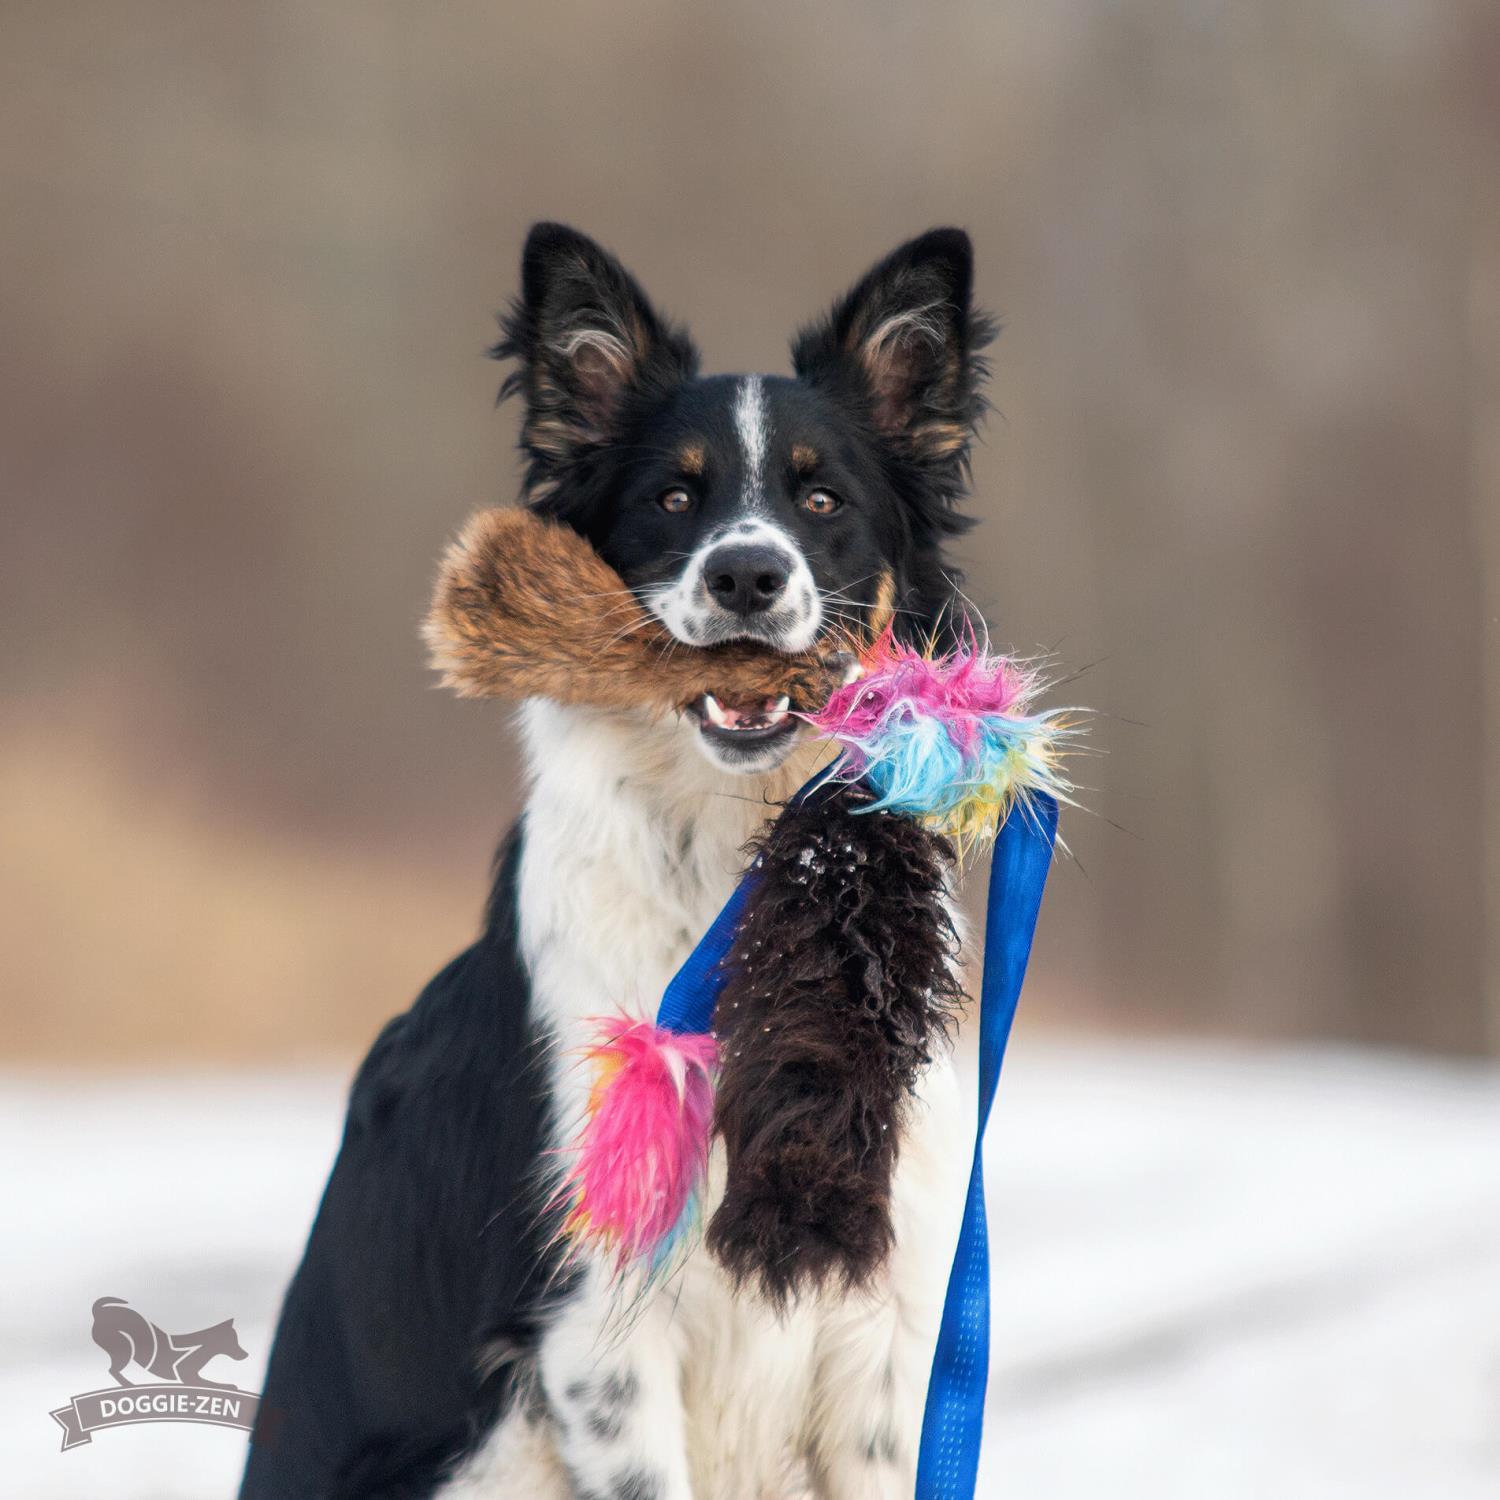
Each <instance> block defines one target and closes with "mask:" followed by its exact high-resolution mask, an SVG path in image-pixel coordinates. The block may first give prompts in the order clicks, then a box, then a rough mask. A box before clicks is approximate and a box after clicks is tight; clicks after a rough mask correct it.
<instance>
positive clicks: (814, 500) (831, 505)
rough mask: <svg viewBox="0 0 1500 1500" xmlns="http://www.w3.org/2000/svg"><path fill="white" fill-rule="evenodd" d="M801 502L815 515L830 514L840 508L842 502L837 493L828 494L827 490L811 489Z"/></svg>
mask: <svg viewBox="0 0 1500 1500" xmlns="http://www.w3.org/2000/svg"><path fill="white" fill-rule="evenodd" d="M802 504H803V507H804V508H805V509H807V510H810V511H811V512H812V513H813V514H814V515H815V516H831V515H832V514H833V513H834V511H836V510H839V509H840V508H842V506H843V504H844V502H843V501H842V500H840V499H839V497H838V496H837V495H830V494H829V493H828V491H827V490H813V491H812V492H811V493H810V494H809V495H807V496H806V498H805V499H804V500H803V501H802Z"/></svg>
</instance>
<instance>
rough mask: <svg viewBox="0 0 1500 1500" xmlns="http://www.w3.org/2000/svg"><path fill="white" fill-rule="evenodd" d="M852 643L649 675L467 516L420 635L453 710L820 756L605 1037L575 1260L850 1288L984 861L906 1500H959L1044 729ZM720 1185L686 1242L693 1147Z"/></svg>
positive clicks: (590, 1118) (526, 543) (552, 540)
mask: <svg viewBox="0 0 1500 1500" xmlns="http://www.w3.org/2000/svg"><path fill="white" fill-rule="evenodd" d="M876 613H877V619H876V620H875V622H874V628H875V630H876V632H877V633H876V634H875V636H874V638H873V639H865V640H854V639H848V640H845V641H841V642H837V643H835V644H834V646H833V648H832V649H830V650H826V651H825V652H824V653H823V654H819V653H817V652H810V653H808V654H806V655H804V656H802V657H785V656H780V655H777V654H775V653H772V652H770V651H767V650H762V649H759V648H755V647H752V646H748V645H732V646H720V647H715V648H711V649H708V650H695V649H679V650H673V649H671V642H670V638H669V637H667V636H666V633H665V632H664V631H663V630H661V628H660V627H659V626H657V625H656V624H655V622H654V621H653V620H652V619H651V618H650V617H649V616H648V615H647V613H646V611H645V610H644V609H643V608H642V607H641V606H640V604H639V603H638V602H637V601H636V600H635V598H634V596H633V595H632V594H631V593H630V591H629V590H628V589H627V588H626V586H625V585H624V583H623V582H622V581H621V580H620V579H619V578H618V576H617V575H615V574H614V573H613V572H612V570H610V569H609V568H608V567H607V565H606V564H604V563H603V561H602V560H601V559H600V558H599V557H598V556H597V554H595V553H594V552H593V550H592V549H591V548H590V547H589V545H588V543H587V542H586V541H584V540H583V539H582V538H579V537H577V536H576V535H574V534H573V533H572V532H570V531H566V530H564V529H563V528H560V527H557V526H555V525H553V524H552V523H549V522H546V521H543V520H541V519H539V518H538V517H536V516H534V515H533V514H531V513H529V512H525V511H491V512H484V513H481V514H480V515H479V516H477V517H476V518H475V519H474V520H473V521H471V522H470V524H469V525H468V527H467V528H466V529H465V531H464V532H463V534H462V535H461V536H460V538H459V540H458V541H457V542H456V543H455V544H454V546H453V547H452V548H451V549H450V551H449V553H448V556H447V558H446V559H445V562H444V566H443V569H442V572H441V575H440V578H439V582H438V589H437V594H436V597H435V599H434V603H433V607H432V611H431V613H430V615H429V618H428V622H427V626H426V634H427V639H428V642H429V645H430V646H431V648H432V654H433V659H434V662H435V664H436V665H437V666H438V667H439V669H440V670H441V671H442V672H443V673H444V677H445V680H446V681H447V682H448V684H449V685H450V686H453V687H454V688H456V689H457V690H458V691H459V692H460V693H463V694H466V695H468V696H503V697H526V696H533V695H540V696H547V697H552V698H557V699H560V700H561V701H565V702H573V703H592V704H596V705H600V706H606V707H625V706H630V707H639V706H641V705H642V704H643V703H644V704H646V705H648V706H650V707H653V708H655V709H657V710H658V711H663V712H664V711H669V710H672V709H677V708H681V707H683V706H684V705H686V704H687V703H689V702H690V701H692V700H694V699H696V698H698V697H699V696H700V695H701V694H704V693H721V694H723V695H724V698H725V701H729V702H743V701H745V700H746V699H747V698H748V699H751V700H754V699H757V698H763V699H764V700H765V702H766V703H767V704H768V705H770V704H773V703H775V704H777V705H779V706H782V707H786V706H792V707H791V711H794V712H796V713H798V714H799V716H800V717H801V718H802V719H803V720H804V722H806V723H807V724H808V725H809V726H810V727H811V728H812V729H813V730H814V731H815V732H816V733H817V734H818V735H820V736H822V737H823V738H824V739H825V740H826V741H827V742H828V743H829V745H830V746H831V748H832V749H833V750H834V751H835V752H836V755H835V758H834V759H832V761H831V763H830V764H829V765H827V766H826V767H825V768H824V769H823V770H822V771H820V772H818V773H817V774H816V775H815V776H814V777H813V778H812V779H811V780H810V781H809V782H808V783H807V785H805V786H804V787H803V788H802V790H801V791H800V792H798V793H797V795H796V796H795V797H794V798H792V800H791V801H790V802H789V803H788V804H787V806H786V807H785V808H784V809H783V811H782V812H781V814H780V816H779V817H778V818H777V819H776V820H775V821H774V822H773V823H771V824H770V826H769V827H768V829H767V830H766V832H765V833H764V834H763V835H762V837H761V838H760V840H759V842H758V844H757V845H756V846H755V848H754V851H753V857H752V859H751V862H750V864H749V867H748V868H747V870H746V872H745V874H744V876H743V877H742V879H741V881H740V883H739V884H738V886H737V887H736V889H735V890H734V892H733V893H732V895H731V896H730V898H729V900H728V902H727V903H726V904H725V906H724V908H723V910H722V911H721V912H720V914H719V915H718V917H717V918H716V919H715V920H714V922H713V923H712V925H711V926H710V928H709V930H708V932H707V933H705V935H704V936H703V938H702V939H701V940H700V941H699V943H698V945H697V947H696V948H695V949H694V950H693V952H692V953H691V954H690V955H689V957H688V958H687V960H686V961H685V962H684V964H683V965H682V967H681V969H679V971H678V972H677V974H676V975H675V976H674V977H673V979H672V980H671V982H670V983H669V985H668V986H667V989H666V992H665V994H664V996H663V998H662V1002H661V1005H660V1007H659V1010H658V1013H657V1016H656V1019H655V1021H654V1022H650V1021H644V1020H639V1019H634V1018H630V1017H627V1016H615V1017H609V1018H601V1019H600V1020H599V1021H598V1022H597V1030H596V1034H595V1037H594V1039H593V1041H592V1042H591V1044H590V1045H589V1047H588V1048H587V1049H586V1054H585V1060H586V1062H587V1063H588V1064H589V1065H590V1066H591V1067H592V1069H593V1087H592V1090H591V1095H590V1100H589V1106H588V1110H587V1115H586V1119H585V1121H584V1124H583V1125H582V1127H581V1129H580V1131H579V1133H578V1135H577V1137H576V1139H575V1140H574V1141H573V1142H572V1143H571V1146H570V1148H569V1150H568V1151H567V1152H566V1153H565V1160H566V1164H567V1165H566V1171H565V1174H564V1176H563V1180H562V1183H561V1186H560V1188H559V1194H558V1199H557V1200H556V1202H555V1203H554V1207H555V1208H557V1209H558V1210H559V1211H560V1215H561V1218H562V1223H563V1231H562V1232H563V1236H564V1238H565V1240H566V1241H567V1243H568V1247H569V1250H570V1252H571V1253H573V1254H577V1255H582V1254H590V1255H595V1256H603V1257H604V1258H606V1259H607V1260H610V1261H612V1262H613V1264H614V1266H615V1269H616V1272H617V1275H618V1276H619V1278H620V1280H621V1282H622V1283H627V1282H630V1283H634V1284H636V1285H637V1286H639V1285H641V1284H643V1283H644V1284H649V1283H650V1282H652V1281H653V1280H655V1279H657V1278H660V1277H662V1276H664V1275H666V1274H669V1273H670V1271H671V1270H672V1269H673V1268H674V1267H675V1266H676V1265H677V1264H678V1263H679V1259H680V1255H681V1253H682V1252H683V1251H684V1250H685V1249H687V1248H688V1247H690V1246H691V1245H692V1244H693V1243H695V1242H696V1240H697V1238H698V1237H699V1235H700V1233H701V1234H702V1236H703V1238H704V1241H705V1243H706V1245H707V1248H708V1250H709V1251H710V1253H711V1254H713V1255H714V1256H715V1257H716V1258H717V1259H718V1260H719V1262H720V1263H721V1265H722V1266H724V1268H725V1269H726V1270H727V1271H728V1272H729V1274H730V1275H731V1276H732V1277H733V1278H734V1279H735V1280H736V1282H738V1283H740V1284H754V1285H756V1286H757V1287H758V1288H759V1290H760V1291H761V1292H762V1294H763V1295H765V1296H766V1297H767V1298H768V1299H769V1300H771V1301H772V1302H773V1303H774V1304H776V1305H783V1306H784V1305H785V1304H786V1302H787V1301H788V1300H789V1299H790V1298H791V1297H792V1296H794V1295H795V1294H796V1293H797V1292H798V1291H800V1290H803V1289H806V1288H813V1287H819V1286H823V1285H827V1284H830V1283H833V1284H842V1285H843V1286H845V1287H847V1288H857V1287H859V1286H862V1285H864V1284H866V1283H868V1282H869V1280H870V1279H871V1278H872V1277H873V1276H874V1275H875V1273H876V1272H877V1271H878V1270H879V1268H880V1267H881V1265H882V1264H883V1263H884V1261H885V1258H886V1255H887V1253H888V1252H889V1250H890V1248H891V1243H892V1233H893V1232H892V1227H891V1204H890V1194H891V1178H892V1172H893V1169H894V1166H895V1154H896V1146H897V1141H898V1139H899V1128H898V1127H899V1125H900V1123H901V1117H902V1111H903V1109H904V1107H905V1105H906V1103H907V1101H908V1100H909V1098H910V1096H911V1092H912V1089H913V1087H914V1085H915V1082H916V1080H917V1077H918V1075H919V1074H920V1072H921V1070H922V1068H923V1067H924V1066H925V1065H926V1063H927V1062H928V1061H929V1059H930V1058H931V1056H932V1049H933V1047H934V1046H935V1045H936V1044H937V1042H938V1041H940V1040H941V1039H942V1038H943V1037H944V1036H945V1034H946V1033H947V1032H948V1030H949V1029H950V1027H951V1026H952V1025H953V1024H954V1022H955V1020H956V1017H957V1013H958V1008H959V1005H960V1003H961V1001H962V998H963V997H962V990H961V986H960V983H959V979H958V976H957V935H956V933H955V932H954V930H953V927H952V924H951V921H950V918H949V916H948V909H947V904H946V897H947V892H948V888H949V880H950V874H951V871H952V868H953V866H954V864H955V862H956V861H957V860H959V859H960V858H961V857H962V856H963V855H964V854H966V853H968V852H969V851H971V850H972V849H974V848H976V847H978V846H981V845H986V844H990V843H993V845H994V855H993V860H992V864H991V881H990V890H989V898H988V903H987V941H986V951H985V956H984V967H983V984H982V990H981V1006H980V1013H979V1030H980V1062H979V1081H980V1097H979V1118H978V1131H977V1134H976V1139H975V1144H974V1154H973V1162H972V1167H971V1175H970V1181H969V1188H968V1195H967V1199H966V1202H965V1207H964V1215H963V1222H962V1228H961V1232H960V1236H959V1241H958V1246H957V1250H956V1253H955V1256H954V1261H953V1267H952V1271H951V1275H950V1280H949V1286H948V1295H947V1300H946V1303H945V1306H944V1312H943V1320H942V1325H941V1331H940V1334H939V1339H938V1344H937V1349H936V1354H935V1358H934V1362H933V1369H932V1375H931V1379H930V1382H929V1387H928V1396H927V1407H926V1412H925V1415H924V1420H923V1428H922V1439H921V1447H920V1451H919V1462H918V1474H917V1487H916V1495H917V1497H918V1500H959V1497H962V1500H969V1497H972V1495H973V1490H974V1483H975V1476H976V1473H977V1467H978V1453H979V1439H980V1431H981V1426H982V1420H983V1407H984V1394H985V1384H986V1378H987V1367H988V1338H989V1273H988V1250H987V1235H986V1228H985V1207H984V1186H983V1169H982V1143H983V1138H984V1131H985V1125H986V1123H987V1120H988V1117H989V1113H990V1108H991V1105H992V1103H993V1099H994V1095H995V1091H996V1086H997V1083H998V1077H999V1071H1000V1064H1001V1060H1002V1058H1003V1054H1004V1049H1005V1045H1006V1041H1007V1039H1008V1036H1009V1033H1010V1028H1011V1023H1012V1020H1013V1018H1014V1015H1015V1009H1016V1003H1017V1000H1018V998H1019V995H1020V989H1021V982H1022V979H1023V977H1024V974H1025V968H1026V962H1027V958H1028V956H1029V953H1030V948H1031V941H1032V935H1033V932H1034V930H1035V926H1036V920H1037V915H1038V912H1039V910H1040V906H1041V899H1042V891H1043V887H1044V884H1045V881H1046V875H1047V871H1048V868H1049V866H1050V862H1051V857H1052V849H1053V843H1054V839H1055V835H1056V828H1057V811H1058V802H1059V801H1067V800H1068V799H1069V792H1070V790H1071V788H1070V786H1069V784H1068V782H1067V781H1066V780H1065V778H1064V776H1063V774H1062V772H1061V769H1060V764H1059V762H1060V756H1061V753H1062V749H1063V748H1064V746H1065V744H1066V741H1067V739H1068V737H1069V736H1070V735H1071V734H1072V733H1073V732H1074V731H1073V727H1072V725H1071V724H1070V722H1069V720H1068V719H1067V718H1066V716H1065V714H1064V713H1062V712H1058V711H1052V712H1038V711H1036V710H1035V709H1034V707H1033V705H1034V702H1035V699H1036V696H1037V694H1038V692H1039V683H1038V681H1037V678H1036V676H1035V674H1034V673H1032V672H1030V671H1029V670H1027V669H1025V668H1023V667H1020V666H1018V665H1017V664H1015V663H1014V662H1012V661H1009V660H1008V659H1005V658H1000V657H993V656H990V655H989V654H988V653H987V652H986V651H985V650H984V649H983V648H982V646H981V644H980V642H979V641H978V639H977V638H975V637H973V636H972V635H971V637H970V639H969V640H968V641H967V642H966V643H965V644H963V645H961V646H960V647H959V648H958V649H957V650H955V651H953V652H951V653H950V654H948V655H945V656H938V655H936V654H934V653H933V652H932V651H921V650H917V649H914V648H912V647H909V646H905V645H903V644H901V643H900V642H898V641H897V640H896V639H895V637H894V635H893V634H892V632H891V630H890V626H889V618H890V612H889V608H888V606H887V608H886V609H885V611H884V612H883V614H884V618H883V619H882V618H880V617H879V616H880V614H881V613H882V612H880V611H877V612H876ZM715 1134H717V1135H718V1136H719V1137H720V1138H721V1139H722V1140H723V1142H724V1147H725V1158H726V1185H725V1191H724V1194H723V1197H722V1199H721V1201H720V1203H719V1205H718V1207H717V1208H716V1210H715V1212H714V1214H713V1216H712V1217H711V1219H710V1220H709V1222H708V1224H707V1226H706V1229H705V1228H704V1226H703V1224H702V1209H703V1197H704V1184H705V1179H706V1176H707V1167H708V1160H709V1150H710V1143H711V1140H712V1137H713V1136H714V1135H715Z"/></svg>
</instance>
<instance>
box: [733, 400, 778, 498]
mask: <svg viewBox="0 0 1500 1500" xmlns="http://www.w3.org/2000/svg"><path fill="white" fill-rule="evenodd" d="M734 430H735V431H736V432H737V433H738V434H739V439H740V448H741V449H742V450H743V452H744V455H745V482H744V486H743V489H742V498H743V500H744V503H745V506H746V508H747V509H750V510H756V509H760V508H762V507H763V506H764V505H765V503H766V452H767V449H768V448H769V447H770V423H769V421H768V420H767V417H766V383H765V380H764V378H763V377H762V376H760V375H747V376H745V378H744V379H743V380H742V381H740V388H739V391H738V392H737V393H736V395H735V398H734Z"/></svg>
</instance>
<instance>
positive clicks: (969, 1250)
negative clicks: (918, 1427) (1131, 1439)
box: [916, 796, 1057, 1500]
mask: <svg viewBox="0 0 1500 1500" xmlns="http://www.w3.org/2000/svg"><path fill="white" fill-rule="evenodd" d="M1056 837H1057V803H1056V802H1054V801H1053V800H1052V798H1050V797H1046V796H1039V797H1037V798H1035V799H1034V800H1033V802H1032V804H1031V805H1030V806H1029V807H1019V808H1016V809H1015V810H1014V811H1013V812H1012V813H1011V815H1010V817H1009V818H1008V819H1006V822H1005V826H1004V827H1003V828H1002V829H1001V830H1000V834H999V837H998V838H997V839H996V840H995V856H994V863H993V864H992V865H991V867H990V893H989V899H988V902H987V904H986V908H985V910H986V930H985V940H984V978H983V980H982V984H981V988H980V995H979V1132H978V1134H977V1135H976V1137H975V1139H974V1165H973V1168H972V1170H971V1171H970V1174H969V1196H968V1199H967V1201H966V1202H965V1204H964V1219H963V1227H962V1229H960V1231H959V1235H958V1249H957V1250H956V1251H955V1252H954V1256H953V1270H952V1271H951V1272H950V1273H949V1276H948V1297H947V1300H946V1301H945V1302H944V1304H943V1324H942V1331H941V1332H940V1333H939V1334H938V1342H937V1352H936V1353H935V1354H934V1355H933V1360H932V1378H931V1380H930V1381H929V1382H928V1386H927V1410H926V1413H925V1415H924V1416H923V1418H922V1445H921V1448H920V1449H919V1451H918V1455H917V1491H916V1500H973V1494H974V1482H975V1479H976V1477H977V1475H978V1473H979V1439H980V1434H981V1432H982V1430H983V1427H984V1393H985V1386H986V1384H987V1383H988V1380H989V1360H990V1262H989V1242H988V1232H987V1229H986V1226H985V1217H984V1128H985V1125H986V1124H987V1123H988V1122H989V1117H990V1106H991V1105H992V1104H993V1103H994V1102H995V1088H996V1085H997V1084H998V1083H999V1081H1000V1064H1001V1062H1002V1061H1003V1060H1004V1057H1005V1043H1006V1041H1007V1040H1008V1039H1009V1037H1010V1027H1011V1022H1012V1021H1013V1020H1014V1019H1015V1015H1016V1002H1017V1001H1018V1000H1019V999H1020V998H1021V981H1022V980H1023V979H1024V978H1025V977H1026V960H1027V959H1028V958H1029V957H1030V956H1031V939H1032V935H1033V934H1034V933H1035V931H1036V919H1037V913H1038V912H1039V911H1040V910H1041V906H1042V888H1043V887H1044V886H1045V885H1046V883H1047V870H1048V868H1049V867H1050V865H1051V863H1052V844H1053V840H1054V839H1055V838H1056Z"/></svg>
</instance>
